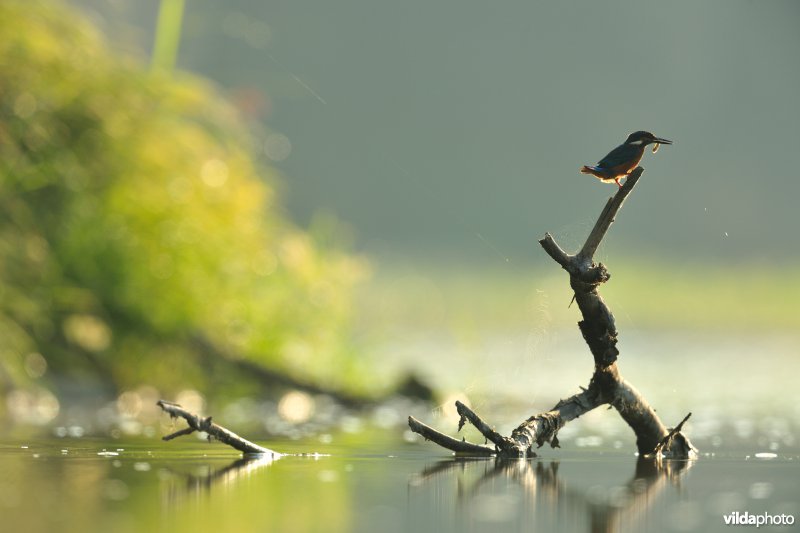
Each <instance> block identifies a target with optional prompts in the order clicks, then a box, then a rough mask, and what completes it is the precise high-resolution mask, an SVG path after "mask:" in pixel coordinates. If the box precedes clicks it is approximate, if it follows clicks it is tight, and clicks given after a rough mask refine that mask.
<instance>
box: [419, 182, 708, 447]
mask: <svg viewBox="0 0 800 533" xmlns="http://www.w3.org/2000/svg"><path fill="white" fill-rule="evenodd" d="M642 172H644V169H643V168H642V167H637V168H636V169H634V170H633V172H631V174H630V176H629V177H628V178H627V179H626V180H625V184H624V185H623V186H622V187H620V189H619V190H618V191H617V193H616V194H615V195H614V196H613V197H612V198H610V199H609V200H608V202H607V203H606V205H605V207H604V208H603V211H602V213H601V214H600V217H599V218H598V219H597V222H596V223H595V225H594V228H593V229H592V231H591V233H590V234H589V236H588V238H587V239H586V242H585V243H584V245H583V247H582V248H581V250H580V251H579V252H578V253H577V254H576V255H570V254H568V253H567V252H565V251H564V250H563V249H562V248H561V247H560V246H559V245H558V243H557V242H556V241H555V239H554V238H553V236H552V235H551V234H550V233H545V235H544V238H543V239H542V240H540V241H539V244H541V246H542V248H543V249H544V251H545V252H547V254H548V255H549V256H550V257H551V258H552V259H553V260H554V261H555V262H556V263H558V264H559V265H561V267H562V268H563V269H564V270H566V271H567V272H568V273H569V277H570V286H571V287H572V289H573V291H574V297H573V300H574V301H575V302H577V304H578V308H579V309H580V312H581V315H582V317H583V320H581V321H580V322H578V326H579V328H580V330H581V334H582V335H583V338H584V340H585V341H586V344H587V345H588V346H589V350H590V351H591V352H592V355H593V356H594V362H595V371H594V374H593V375H592V380H591V382H590V384H589V388H588V389H586V390H584V391H583V392H582V393H580V394H576V395H575V396H572V397H571V398H568V399H567V400H563V401H561V402H559V403H558V404H557V405H556V406H555V407H554V408H553V409H551V410H550V411H547V412H545V413H540V414H538V415H535V416H532V417H530V418H529V419H528V420H526V421H525V422H523V423H522V424H520V425H519V426H518V427H517V428H516V429H515V430H514V431H513V432H512V434H511V437H510V438H507V437H503V436H502V435H500V434H499V433H497V432H496V431H494V429H492V428H491V427H490V426H489V425H488V424H486V423H485V422H484V421H483V420H481V418H480V417H478V415H476V414H475V413H474V412H472V411H471V410H470V409H468V408H467V407H466V406H464V405H463V404H461V403H459V402H456V408H457V409H458V412H459V414H460V415H461V420H460V423H459V429H461V426H462V425H463V423H464V420H469V421H470V422H471V423H472V424H473V425H474V426H475V427H476V428H477V429H478V430H479V431H480V432H481V433H482V434H483V435H484V436H485V437H486V438H487V439H488V440H490V441H492V442H493V443H494V444H495V446H496V447H497V451H498V453H499V455H500V456H503V457H529V456H532V455H535V454H534V453H533V450H532V447H533V445H534V444H535V445H536V446H539V447H541V446H542V445H543V444H544V443H545V442H549V443H550V444H551V445H552V446H553V447H558V446H559V444H558V437H557V434H558V430H559V429H561V427H563V426H564V424H566V423H567V422H569V421H570V420H574V419H575V418H578V417H579V416H581V415H583V414H584V413H586V412H588V411H591V410H592V409H594V408H595V407H598V406H599V405H603V404H609V403H610V404H611V405H613V406H614V408H616V410H617V411H618V412H619V414H620V415H621V416H622V418H623V419H624V420H625V421H626V422H627V423H628V425H629V426H630V427H631V429H632V430H633V431H634V433H635V434H636V446H637V449H638V450H639V453H640V454H641V455H643V456H644V455H647V454H652V453H657V454H660V453H662V451H663V450H665V449H668V453H669V454H670V455H672V456H674V457H683V458H686V457H691V456H692V454H694V453H695V452H696V450H695V448H694V447H693V446H692V444H691V442H689V440H688V439H687V438H686V437H685V436H684V435H683V434H681V433H680V428H681V427H682V425H683V422H681V424H678V426H677V427H676V429H675V430H673V431H672V432H668V431H667V429H666V427H664V424H663V423H662V422H661V420H660V419H659V417H658V415H657V414H656V412H655V410H654V409H653V408H652V407H650V405H649V404H648V403H647V401H646V400H645V399H644V398H643V397H642V395H641V394H640V393H639V391H637V390H636V389H635V388H634V387H633V386H632V385H631V384H630V383H628V382H627V381H625V380H624V379H623V378H622V376H621V375H620V373H619V369H618V368H617V364H616V361H617V356H618V355H619V350H618V349H617V329H616V324H615V320H614V315H613V313H612V312H611V309H609V308H608V306H607V305H606V303H605V302H604V301H603V299H602V298H601V297H600V294H599V293H598V290H597V289H598V287H599V285H601V284H602V283H605V282H606V281H608V280H609V279H610V278H611V274H609V272H608V270H607V269H606V267H605V266H604V265H603V264H602V263H598V264H595V263H594V262H593V258H594V254H595V252H596V251H597V248H598V247H599V246H600V243H601V242H602V241H603V238H604V237H605V235H606V233H607V232H608V229H609V228H610V227H611V224H612V223H613V222H614V219H615V217H616V215H617V213H618V212H619V210H620V208H621V207H622V204H623V203H624V202H625V199H626V198H627V197H628V195H629V194H630V193H631V192H632V191H633V188H634V187H635V186H636V183H637V181H638V180H639V178H640V177H641V175H642ZM684 421H685V420H684ZM425 427H426V428H427V426H425ZM412 429H413V430H414V431H417V429H415V428H414V426H412ZM428 429H430V428H428ZM430 431H434V432H435V434H436V435H437V438H440V439H441V437H444V438H445V439H449V437H447V436H446V435H442V434H441V433H439V432H436V431H435V430H430ZM418 432H419V431H418ZM440 435H441V437H438V436H440ZM431 440H433V439H431ZM445 447H449V446H446V445H445Z"/></svg>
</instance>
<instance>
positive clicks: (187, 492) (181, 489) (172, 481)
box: [161, 454, 276, 508]
mask: <svg viewBox="0 0 800 533" xmlns="http://www.w3.org/2000/svg"><path fill="white" fill-rule="evenodd" d="M275 461H276V459H275V457H274V456H272V455H266V454H265V455H249V456H248V455H245V456H244V457H242V458H240V459H237V460H235V461H233V462H232V463H229V464H228V465H227V466H223V467H221V468H220V467H214V466H211V465H204V466H202V467H195V468H194V472H179V471H177V470H175V469H172V468H170V469H167V470H166V472H167V474H166V475H165V476H163V478H162V491H161V494H162V498H163V503H164V506H165V507H167V508H169V507H175V506H179V505H181V504H182V503H183V502H184V500H185V499H186V498H187V496H188V497H191V496H196V495H199V494H201V493H204V492H210V491H211V488H212V487H214V486H220V487H222V488H223V489H227V488H233V487H234V486H235V485H236V484H237V483H239V482H240V481H242V480H243V479H244V478H247V477H249V476H250V475H252V474H254V473H255V472H256V471H258V470H261V469H262V468H265V467H267V466H270V465H272V463H274V462H275Z"/></svg>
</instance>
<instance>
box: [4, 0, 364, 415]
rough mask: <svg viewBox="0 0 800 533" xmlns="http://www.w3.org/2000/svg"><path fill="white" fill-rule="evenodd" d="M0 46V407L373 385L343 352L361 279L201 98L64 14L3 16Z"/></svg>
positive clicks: (25, 11)
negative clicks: (66, 386) (194, 391)
mask: <svg viewBox="0 0 800 533" xmlns="http://www.w3.org/2000/svg"><path fill="white" fill-rule="evenodd" d="M0 35H2V38H1V39H0V392H4V391H8V390H9V389H14V388H18V387H25V386H36V385H35V384H36V383H44V384H45V385H46V386H48V387H52V386H53V384H54V383H57V382H58V381H59V380H60V379H61V378H66V379H67V380H68V381H70V382H72V383H74V382H76V381H78V380H80V379H81V378H91V379H93V380H95V381H98V378H99V380H100V381H101V382H104V383H105V382H108V383H113V384H114V385H115V386H116V387H118V388H124V387H130V386H135V385H138V384H142V383H147V384H151V385H154V386H156V387H158V388H159V389H161V390H162V391H164V392H167V393H168V392H169V391H172V390H175V389H177V388H183V387H187V386H191V387H196V388H200V389H202V390H206V391H214V390H216V391H217V392H219V391H220V390H223V389H224V390H225V391H227V392H231V393H237V392H245V391H248V390H249V391H252V390H254V387H255V386H256V384H255V381H253V382H252V383H248V381H247V379H246V378H245V379H242V375H241V373H240V374H237V375H236V376H235V377H234V376H233V375H232V374H230V373H228V372H227V370H226V369H227V368H228V367H230V366H232V365H230V362H232V361H241V360H245V361H248V362H252V363H255V364H257V365H261V366H263V367H266V368H270V369H272V370H276V371H278V372H280V373H283V374H285V375H289V376H294V377H297V378H300V379H304V380H308V381H310V382H314V383H325V384H327V385H328V386H331V387H334V388H342V389H344V390H348V391H351V392H360V391H364V390H366V389H367V388H368V387H369V383H368V382H367V380H365V379H364V376H365V374H364V372H362V371H359V368H358V367H359V363H358V360H357V358H356V357H354V355H353V353H352V349H351V348H350V347H349V346H350V345H349V339H348V335H349V334H350V329H349V327H348V322H349V319H350V314H351V298H350V296H351V288H352V286H353V285H354V283H355V282H357V280H358V279H359V278H360V277H362V276H363V275H364V274H365V272H366V265H365V264H364V263H363V262H362V261H361V260H359V259H358V258H354V257H353V256H350V255H347V254H346V253H343V252H342V251H340V249H341V246H340V244H338V243H337V239H336V237H335V236H336V235H337V230H336V228H335V224H333V223H331V222H330V221H328V222H325V223H321V224H320V225H319V227H318V228H316V229H312V230H311V231H309V232H306V231H302V230H300V229H298V228H297V227H295V226H293V225H292V224H291V223H290V222H289V221H287V219H286V217H285V215H284V214H283V213H282V212H281V209H280V207H279V205H278V204H277V203H276V198H275V191H274V186H273V184H274V182H275V179H276V172H275V171H274V169H270V168H265V167H264V166H262V165H259V164H257V163H256V162H255V161H254V157H253V153H254V151H253V150H252V149H251V147H250V143H251V140H250V137H249V134H248V132H247V130H246V128H245V127H243V126H242V124H241V121H240V119H239V117H238V116H237V113H236V111H235V110H234V109H233V108H232V107H231V106H230V105H228V104H227V103H226V102H225V100H224V98H223V97H222V96H221V95H220V94H219V93H218V92H216V91H215V89H214V88H213V87H212V86H210V84H209V83H207V82H205V81H204V80H202V79H199V78H197V77H193V76H189V75H187V74H184V73H178V74H174V75H170V74H167V73H150V72H148V71H147V70H146V68H144V67H143V66H142V65H141V64H139V63H137V62H136V61H135V60H133V59H129V58H123V57H118V56H116V55H114V54H113V53H111V52H110V51H109V50H108V47H107V45H106V43H105V42H104V40H103V39H102V38H101V36H100V34H99V32H98V31H97V30H96V29H95V28H94V27H92V25H91V24H89V23H88V22H87V21H86V20H84V19H82V18H81V17H80V16H78V15H77V14H75V13H74V12H72V11H70V10H69V9H68V8H67V7H65V6H64V5H62V4H60V3H53V2H28V1H25V2H23V1H8V0H6V1H4V2H2V3H1V4H0ZM198 341H200V342H199V343H198ZM199 345H205V346H206V347H208V346H211V347H213V348H212V349H211V350H204V349H198V346H199ZM62 381H63V380H62ZM0 411H1V409H0Z"/></svg>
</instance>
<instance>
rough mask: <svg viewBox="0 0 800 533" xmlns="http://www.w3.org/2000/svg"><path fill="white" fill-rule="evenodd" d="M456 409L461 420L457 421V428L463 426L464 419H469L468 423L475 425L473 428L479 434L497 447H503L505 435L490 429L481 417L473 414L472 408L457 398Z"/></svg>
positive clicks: (505, 443)
mask: <svg viewBox="0 0 800 533" xmlns="http://www.w3.org/2000/svg"><path fill="white" fill-rule="evenodd" d="M456 411H458V414H459V415H461V420H459V422H458V429H459V430H461V428H462V427H463V426H464V420H465V419H466V420H469V422H470V424H472V425H473V426H475V429H477V430H478V431H480V432H481V435H483V436H484V437H486V438H487V439H489V440H490V441H492V442H493V443H494V445H495V446H497V447H498V448H503V447H505V446H506V445H507V441H508V439H507V438H506V437H504V436H502V435H501V434H499V433H498V432H496V431H495V430H494V429H492V428H491V427H490V426H489V425H488V424H487V423H486V422H484V421H483V420H482V419H481V417H479V416H478V415H477V414H475V412H474V411H473V410H472V409H470V408H469V407H467V406H466V405H464V404H463V403H461V402H459V401H458V400H456Z"/></svg>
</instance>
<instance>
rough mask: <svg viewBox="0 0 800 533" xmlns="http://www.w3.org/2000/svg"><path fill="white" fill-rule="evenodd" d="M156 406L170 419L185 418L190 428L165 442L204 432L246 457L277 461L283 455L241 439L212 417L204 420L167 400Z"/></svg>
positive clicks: (160, 401) (168, 437)
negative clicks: (268, 456)
mask: <svg viewBox="0 0 800 533" xmlns="http://www.w3.org/2000/svg"><path fill="white" fill-rule="evenodd" d="M156 404H157V405H158V406H159V407H160V408H161V409H162V410H164V412H165V413H167V414H168V415H169V416H170V417H172V418H183V419H184V420H186V423H187V424H189V427H186V428H183V429H179V430H178V431H176V432H174V433H171V434H169V435H167V436H165V437H162V439H163V440H172V439H174V438H177V437H181V436H183V435H189V434H191V433H194V432H195V431H204V432H205V433H207V434H208V435H209V437H213V438H215V439H217V440H218V441H220V442H222V443H224V444H227V445H228V446H231V447H233V448H235V449H237V450H239V451H240V452H242V453H243V454H245V455H270V456H272V458H274V459H277V458H279V457H280V456H281V454H279V453H278V452H275V451H272V450H270V449H268V448H264V447H262V446H259V445H258V444H254V443H252V442H250V441H249V440H247V439H245V438H242V437H240V436H239V435H237V434H236V433H234V432H233V431H230V430H228V429H226V428H224V427H222V426H219V425H217V424H215V423H214V422H212V421H211V417H210V416H209V417H206V418H202V417H200V416H199V415H196V414H193V413H190V412H189V411H187V410H186V409H184V408H183V407H181V406H180V405H178V404H177V403H172V402H167V401H165V400H158V402H156Z"/></svg>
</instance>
